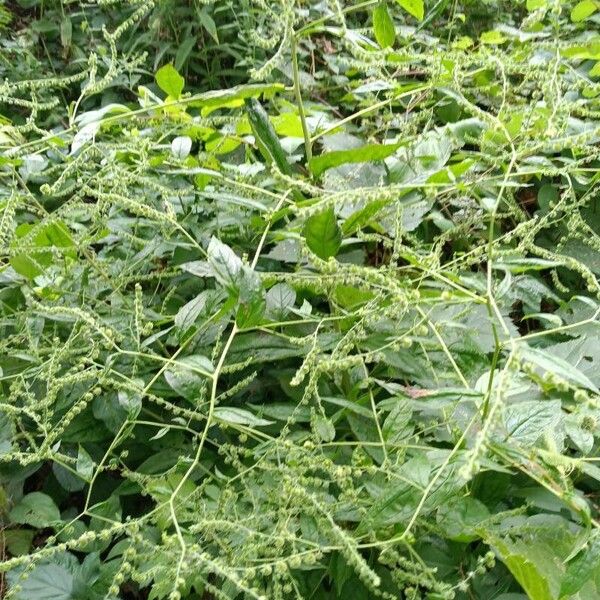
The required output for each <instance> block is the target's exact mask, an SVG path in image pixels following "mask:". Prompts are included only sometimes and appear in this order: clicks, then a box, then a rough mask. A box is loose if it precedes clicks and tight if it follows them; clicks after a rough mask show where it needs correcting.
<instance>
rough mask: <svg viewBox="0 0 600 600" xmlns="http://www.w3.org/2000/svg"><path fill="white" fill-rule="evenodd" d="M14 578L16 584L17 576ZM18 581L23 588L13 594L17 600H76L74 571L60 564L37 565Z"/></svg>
mask: <svg viewBox="0 0 600 600" xmlns="http://www.w3.org/2000/svg"><path fill="white" fill-rule="evenodd" d="M11 575H12V573H11ZM14 579H15V581H14V583H15V584H16V583H17V578H16V577H15V578H14ZM9 581H10V579H9ZM18 583H19V585H20V586H21V590H20V591H19V592H18V593H17V594H16V595H14V596H13V598H15V600H76V598H75V596H74V595H73V584H74V577H73V573H72V572H71V571H70V570H68V569H67V568H66V567H65V566H63V565H60V564H55V563H48V564H41V565H37V566H35V567H34V568H33V570H32V571H31V573H29V574H28V576H27V577H26V578H25V579H24V580H23V581H22V582H21V581H19V582H18Z"/></svg>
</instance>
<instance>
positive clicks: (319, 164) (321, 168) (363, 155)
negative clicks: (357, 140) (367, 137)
mask: <svg viewBox="0 0 600 600" xmlns="http://www.w3.org/2000/svg"><path fill="white" fill-rule="evenodd" d="M400 146H401V144H367V145H366V146H361V147H360V148H353V149H352V150H334V151H333V152H327V153H326V154H321V155H320V156H315V157H314V158H312V159H311V161H310V163H309V166H310V170H311V172H312V174H313V175H314V176H315V177H320V176H321V175H322V174H323V173H324V172H325V171H327V169H332V168H333V167H339V166H340V165H345V164H348V163H362V162H374V161H379V160H383V159H384V158H387V157H388V156H391V155H392V154H394V152H396V150H397V149H398V148H399V147H400Z"/></svg>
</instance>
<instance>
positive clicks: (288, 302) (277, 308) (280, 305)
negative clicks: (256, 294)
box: [266, 283, 296, 320]
mask: <svg viewBox="0 0 600 600" xmlns="http://www.w3.org/2000/svg"><path fill="white" fill-rule="evenodd" d="M295 302H296V291H295V290H294V288H293V287H291V286H289V285H288V284H287V283H276V284H275V285H274V286H273V287H272V288H271V289H270V290H269V291H268V292H267V296H266V303H267V311H268V313H269V314H270V315H272V317H273V318H274V319H279V320H281V319H283V318H285V317H286V315H287V314H288V313H289V310H290V308H292V307H293V306H294V303H295Z"/></svg>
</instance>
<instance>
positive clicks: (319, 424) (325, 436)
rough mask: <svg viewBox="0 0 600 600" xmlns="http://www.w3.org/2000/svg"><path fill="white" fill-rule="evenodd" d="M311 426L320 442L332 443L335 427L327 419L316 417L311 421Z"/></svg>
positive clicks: (320, 416) (321, 416)
mask: <svg viewBox="0 0 600 600" xmlns="http://www.w3.org/2000/svg"><path fill="white" fill-rule="evenodd" d="M312 426H313V429H314V431H315V433H316V434H317V437H318V438H319V439H320V440H321V441H322V442H332V441H333V440H334V439H335V426H334V425H333V423H332V422H331V420H330V419H328V418H327V417H324V416H323V415H317V416H316V417H315V418H314V419H313V420H312Z"/></svg>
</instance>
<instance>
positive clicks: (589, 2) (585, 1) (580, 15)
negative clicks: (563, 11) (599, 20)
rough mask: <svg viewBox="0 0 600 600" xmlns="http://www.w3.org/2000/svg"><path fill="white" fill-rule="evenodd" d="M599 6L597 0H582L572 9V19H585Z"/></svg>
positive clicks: (574, 21) (575, 20) (576, 21)
mask: <svg viewBox="0 0 600 600" xmlns="http://www.w3.org/2000/svg"><path fill="white" fill-rule="evenodd" d="M599 6H600V5H599V3H598V2H596V0H581V2H578V3H577V4H576V5H575V6H574V7H573V9H572V10H571V21H573V23H580V22H581V21H585V20H586V19H587V18H589V17H591V16H592V15H593V14H594V13H595V12H596V11H597V10H598V8H599Z"/></svg>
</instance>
